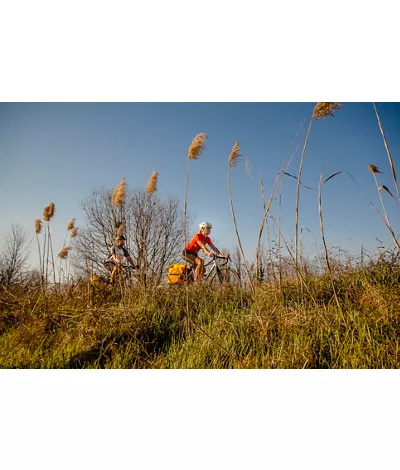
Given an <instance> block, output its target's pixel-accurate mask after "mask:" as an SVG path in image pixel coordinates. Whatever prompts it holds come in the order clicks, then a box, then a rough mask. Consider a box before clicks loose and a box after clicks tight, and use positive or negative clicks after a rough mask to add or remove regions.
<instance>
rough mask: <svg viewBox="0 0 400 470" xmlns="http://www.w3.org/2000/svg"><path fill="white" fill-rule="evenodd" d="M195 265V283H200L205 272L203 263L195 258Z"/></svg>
mask: <svg viewBox="0 0 400 470" xmlns="http://www.w3.org/2000/svg"><path fill="white" fill-rule="evenodd" d="M195 263H196V275H195V281H201V280H202V279H203V277H204V273H205V271H206V270H205V267H204V261H203V260H202V259H201V258H199V257H197V258H196V261H195Z"/></svg>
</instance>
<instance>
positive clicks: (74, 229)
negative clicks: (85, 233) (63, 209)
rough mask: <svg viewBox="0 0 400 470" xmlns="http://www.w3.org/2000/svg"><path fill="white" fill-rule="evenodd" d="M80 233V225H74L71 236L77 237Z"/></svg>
mask: <svg viewBox="0 0 400 470" xmlns="http://www.w3.org/2000/svg"><path fill="white" fill-rule="evenodd" d="M77 235H78V227H74V228H73V229H72V231H71V238H75V237H76V236H77Z"/></svg>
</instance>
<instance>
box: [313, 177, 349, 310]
mask: <svg viewBox="0 0 400 470" xmlns="http://www.w3.org/2000/svg"><path fill="white" fill-rule="evenodd" d="M340 173H341V171H338V172H337V173H334V174H333V175H331V176H329V178H327V179H326V180H325V181H324V182H322V173H321V175H320V178H319V185H318V213H319V228H320V231H321V237H322V243H323V245H324V255H325V262H326V267H327V268H328V271H329V277H330V280H331V284H332V290H333V295H334V296H335V300H336V304H337V306H338V308H339V310H340V312H341V314H342V316H343V310H342V306H341V305H340V302H339V298H338V296H337V292H336V287H335V281H334V276H333V271H332V267H331V264H330V262H329V254H328V248H327V245H326V240H325V232H324V222H323V218H322V186H323V185H324V184H325V183H326V182H328V181H329V180H330V179H332V178H334V177H335V176H337V175H339V174H340Z"/></svg>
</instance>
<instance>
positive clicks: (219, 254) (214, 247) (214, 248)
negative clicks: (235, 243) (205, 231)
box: [209, 242, 227, 258]
mask: <svg viewBox="0 0 400 470" xmlns="http://www.w3.org/2000/svg"><path fill="white" fill-rule="evenodd" d="M209 245H210V246H211V248H212V249H213V250H214V251H215V252H216V253H217V255H218V256H223V257H224V258H227V256H226V255H223V254H222V253H221V252H220V251H219V250H218V248H217V247H216V246H215V245H213V244H212V243H211V242H210V243H209Z"/></svg>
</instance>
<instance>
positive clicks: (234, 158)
mask: <svg viewBox="0 0 400 470" xmlns="http://www.w3.org/2000/svg"><path fill="white" fill-rule="evenodd" d="M239 151H240V144H239V141H238V140H237V141H236V142H235V144H234V146H233V148H232V151H231V153H230V155H229V158H228V195H229V202H230V205H231V212H232V220H233V225H234V227H235V232H236V237H237V241H238V246H239V250H240V253H241V256H242V258H243V266H244V267H245V269H246V273H247V277H248V279H249V284H250V288H251V290H252V291H253V292H254V284H253V280H252V278H251V274H250V270H249V267H248V265H247V261H246V257H245V255H244V251H243V247H242V242H241V240H240V236H239V230H238V228H237V223H236V217H235V210H234V208H233V200H232V191H231V168H234V167H236V166H237V165H238V163H239V158H240V154H239Z"/></svg>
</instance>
